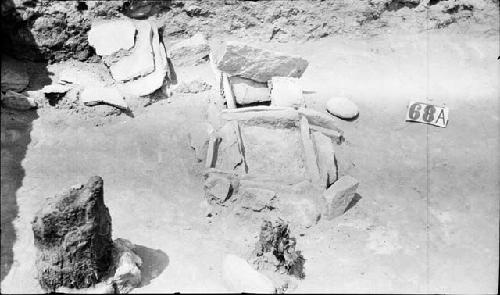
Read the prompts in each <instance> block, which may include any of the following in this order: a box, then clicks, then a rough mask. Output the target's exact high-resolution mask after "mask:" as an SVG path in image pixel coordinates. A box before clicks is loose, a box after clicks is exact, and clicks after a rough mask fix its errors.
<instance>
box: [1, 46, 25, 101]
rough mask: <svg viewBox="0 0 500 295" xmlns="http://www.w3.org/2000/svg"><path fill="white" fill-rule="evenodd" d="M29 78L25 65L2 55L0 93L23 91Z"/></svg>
mask: <svg viewBox="0 0 500 295" xmlns="http://www.w3.org/2000/svg"><path fill="white" fill-rule="evenodd" d="M28 83H29V76H28V72H27V70H26V65H25V64H24V63H23V62H20V61H17V60H15V59H13V58H10V57H8V56H5V55H2V92H5V91H7V90H13V91H18V92H19V91H23V90H24V89H26V87H28Z"/></svg>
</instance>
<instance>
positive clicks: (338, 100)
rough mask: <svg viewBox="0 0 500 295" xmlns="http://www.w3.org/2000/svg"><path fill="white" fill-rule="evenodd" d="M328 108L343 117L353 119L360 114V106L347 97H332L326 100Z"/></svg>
mask: <svg viewBox="0 0 500 295" xmlns="http://www.w3.org/2000/svg"><path fill="white" fill-rule="evenodd" d="M326 110H327V111H328V112H329V113H330V114H332V115H334V116H337V117H339V118H342V119H352V118H354V117H356V116H357V115H358V114H359V109H358V106H357V105H356V104H355V103H354V102H352V101H351V100H350V99H348V98H346V97H332V98H330V99H329V100H328V101H327V102H326Z"/></svg>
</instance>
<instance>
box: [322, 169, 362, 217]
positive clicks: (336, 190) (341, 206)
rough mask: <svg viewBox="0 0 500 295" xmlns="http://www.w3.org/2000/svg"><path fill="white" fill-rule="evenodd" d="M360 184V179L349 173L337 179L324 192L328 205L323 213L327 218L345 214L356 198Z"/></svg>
mask: <svg viewBox="0 0 500 295" xmlns="http://www.w3.org/2000/svg"><path fill="white" fill-rule="evenodd" d="M358 185H359V181H357V180H356V179H355V178H354V177H351V176H349V175H346V176H343V177H341V178H340V179H339V180H337V181H336V182H335V183H334V184H333V185H332V186H330V188H328V190H326V191H325V192H324V193H323V198H324V201H326V205H325V207H324V210H323V214H322V215H323V216H324V217H326V218H327V219H333V218H335V217H338V216H341V215H342V214H344V212H345V210H346V208H347V206H348V205H349V203H350V202H351V201H352V199H353V198H354V194H355V193H356V190H357V189H358Z"/></svg>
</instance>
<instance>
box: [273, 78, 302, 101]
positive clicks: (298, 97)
mask: <svg viewBox="0 0 500 295" xmlns="http://www.w3.org/2000/svg"><path fill="white" fill-rule="evenodd" d="M270 84H271V86H270V87H271V105H273V106H280V107H304V106H305V101H304V96H303V95H302V87H301V86H300V84H299V79H297V78H289V77H273V78H272V79H271V83H270Z"/></svg>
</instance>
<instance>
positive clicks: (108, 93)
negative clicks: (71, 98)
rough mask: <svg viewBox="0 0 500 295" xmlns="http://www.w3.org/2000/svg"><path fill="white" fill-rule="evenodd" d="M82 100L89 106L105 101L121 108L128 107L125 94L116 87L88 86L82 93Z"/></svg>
mask: <svg viewBox="0 0 500 295" xmlns="http://www.w3.org/2000/svg"><path fill="white" fill-rule="evenodd" d="M80 101H81V102H82V103H83V104H85V105H87V106H94V105H97V104H101V103H104V104H109V105H112V106H115V107H117V108H120V109H125V110H126V109H128V105H127V102H126V101H125V99H123V95H122V94H121V93H120V91H118V89H116V88H115V87H100V86H96V87H86V88H85V89H83V91H82V92H81V93H80Z"/></svg>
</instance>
